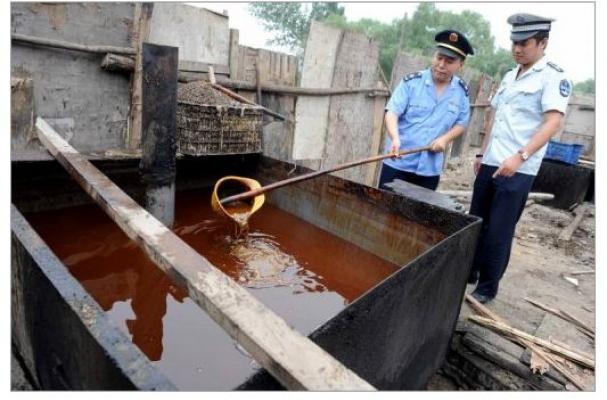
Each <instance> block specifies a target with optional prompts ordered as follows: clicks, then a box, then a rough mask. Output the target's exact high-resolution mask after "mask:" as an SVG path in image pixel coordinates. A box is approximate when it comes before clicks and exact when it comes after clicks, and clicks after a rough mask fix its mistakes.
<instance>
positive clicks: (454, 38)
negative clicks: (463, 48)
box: [449, 32, 459, 42]
mask: <svg viewBox="0 0 607 400" xmlns="http://www.w3.org/2000/svg"><path fill="white" fill-rule="evenodd" d="M457 39H459V38H458V36H457V33H455V32H451V34H449V41H450V42H457Z"/></svg>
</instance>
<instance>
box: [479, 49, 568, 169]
mask: <svg viewBox="0 0 607 400" xmlns="http://www.w3.org/2000/svg"><path fill="white" fill-rule="evenodd" d="M518 69H519V67H517V68H515V69H514V70H512V71H509V72H508V73H507V74H506V75H505V76H504V79H503V80H502V82H501V84H500V86H499V88H498V90H497V92H496V93H495V95H494V96H493V98H492V99H491V106H492V107H493V108H495V119H494V120H493V128H492V130H491V137H490V141H489V144H488V146H487V149H486V150H485V155H484V157H483V161H482V162H483V164H487V165H493V166H500V165H501V164H502V162H503V161H504V160H505V159H506V158H508V157H512V156H513V155H514V154H516V152H517V151H518V150H520V149H521V148H522V147H524V146H525V145H526V144H527V143H528V142H529V141H530V140H531V138H532V137H533V135H535V133H536V132H537V130H538V128H539V127H540V126H541V125H542V123H543V120H544V113H545V112H547V111H552V110H555V111H559V112H561V113H563V114H565V111H566V110H567V103H568V102H569V96H570V95H571V90H572V84H571V81H570V80H569V79H568V78H567V77H566V76H565V72H564V71H563V70H562V69H561V68H560V67H559V66H558V65H556V64H554V63H551V62H548V61H547V60H546V57H544V58H542V59H540V60H539V61H538V62H536V63H535V65H533V66H532V67H531V68H529V69H528V70H527V71H525V73H523V74H522V75H521V76H520V77H519V79H516V74H517V72H518ZM547 147H548V146H547V144H546V145H545V146H543V147H542V148H541V149H539V150H538V151H537V152H535V153H534V154H533V155H531V156H530V157H529V159H528V160H527V161H525V162H524V163H523V164H522V165H521V167H520V168H519V170H518V171H517V172H520V173H523V174H527V175H537V172H538V170H539V169H540V165H541V163H542V158H544V154H545V153H546V148H547Z"/></svg>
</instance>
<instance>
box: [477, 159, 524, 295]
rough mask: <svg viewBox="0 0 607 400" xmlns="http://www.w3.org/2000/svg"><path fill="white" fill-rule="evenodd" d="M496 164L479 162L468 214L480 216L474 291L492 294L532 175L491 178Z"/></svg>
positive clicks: (508, 249) (509, 247)
mask: <svg viewBox="0 0 607 400" xmlns="http://www.w3.org/2000/svg"><path fill="white" fill-rule="evenodd" d="M496 170H497V167H491V166H488V165H481V168H480V170H479V172H478V175H477V176H476V180H475V181H474V192H473V194H472V204H471V205H470V214H472V215H476V216H479V217H481V218H482V219H483V224H482V228H481V233H480V237H479V241H478V245H477V248H476V254H475V256H474V263H473V265H472V273H473V274H475V273H480V276H479V280H478V285H477V287H476V289H475V291H476V292H477V293H479V294H482V295H485V296H489V297H495V295H497V290H498V286H499V281H500V279H501V278H502V276H503V275H504V272H505V271H506V267H507V266H508V262H509V261H510V250H511V248H512V239H513V237H514V229H515V228H516V223H517V222H518V220H519V218H520V217H521V214H522V213H523V210H524V209H525V203H526V202H527V196H528V195H529V191H530V190H531V185H532V184H533V179H534V178H535V177H534V176H532V175H525V174H520V173H517V174H514V176H512V177H510V178H507V177H503V176H499V177H497V178H495V179H494V178H492V175H493V173H494V172H495V171H496Z"/></svg>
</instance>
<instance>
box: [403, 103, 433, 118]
mask: <svg viewBox="0 0 607 400" xmlns="http://www.w3.org/2000/svg"><path fill="white" fill-rule="evenodd" d="M432 110H433V109H432V107H430V106H429V105H428V104H423V103H414V102H412V103H409V108H408V109H407V113H406V115H405V118H406V120H407V121H408V122H412V123H415V122H421V121H424V120H425V119H426V118H428V117H429V116H430V114H432Z"/></svg>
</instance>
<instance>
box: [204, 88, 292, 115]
mask: <svg viewBox="0 0 607 400" xmlns="http://www.w3.org/2000/svg"><path fill="white" fill-rule="evenodd" d="M211 86H212V87H213V88H215V89H217V90H219V91H221V92H223V93H225V94H227V95H228V96H230V97H232V98H234V99H236V100H238V101H241V102H243V103H246V104H250V105H252V106H257V107H260V108H261V111H263V112H264V113H266V114H268V115H271V116H273V117H274V118H277V119H279V120H281V121H284V120H285V119H286V118H285V116H284V115H281V114H278V113H277V112H274V111H272V110H270V109H269V108H266V107H264V106H262V105H260V104H256V103H254V102H252V101H251V100H249V99H247V98H245V97H242V96H241V95H239V94H238V93H234V92H232V91H231V90H230V89H226V88H224V87H223V86H221V85H220V84H218V83H211Z"/></svg>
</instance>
